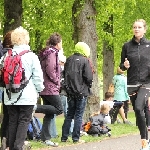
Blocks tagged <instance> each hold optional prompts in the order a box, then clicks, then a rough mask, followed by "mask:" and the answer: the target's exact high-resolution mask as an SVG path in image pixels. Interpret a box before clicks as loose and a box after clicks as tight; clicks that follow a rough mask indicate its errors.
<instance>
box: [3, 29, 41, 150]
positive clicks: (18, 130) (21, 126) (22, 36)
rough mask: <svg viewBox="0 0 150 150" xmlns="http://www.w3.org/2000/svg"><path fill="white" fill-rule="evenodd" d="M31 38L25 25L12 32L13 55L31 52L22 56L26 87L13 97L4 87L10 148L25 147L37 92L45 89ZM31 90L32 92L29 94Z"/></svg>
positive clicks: (16, 149) (12, 149) (18, 148)
mask: <svg viewBox="0 0 150 150" xmlns="http://www.w3.org/2000/svg"><path fill="white" fill-rule="evenodd" d="M29 39H30V38H29V33H28V31H27V30H26V29H24V28H23V27H18V28H16V29H15V30H13V31H12V33H11V42H12V45H13V49H12V55H13V54H16V53H17V54H19V53H20V52H22V51H24V50H29V52H28V53H25V54H24V55H22V56H21V60H22V66H23V68H24V69H25V76H26V78H27V79H28V84H27V85H26V87H24V89H23V90H22V91H21V92H19V93H11V98H10V97H8V95H7V91H6V88H4V104H5V105H6V106H7V108H8V114H9V126H8V128H9V129H8V134H9V136H8V141H9V142H8V147H9V150H22V149H23V145H24V141H25V139H26V135H27V130H28V125H29V122H30V120H31V117H32V112H33V107H34V105H35V104H36V102H37V93H38V92H41V91H42V90H43V89H44V85H43V73H42V69H41V66H40V62H39V59H38V57H37V56H36V55H35V54H34V53H33V52H31V50H30V46H29V45H28V44H29ZM6 55H8V52H6ZM3 60H4V61H5V58H4V56H3V57H2V58H1V60H0V63H1V65H3ZM31 91H32V94H29V93H31ZM21 94H22V95H21ZM19 97H20V98H19Z"/></svg>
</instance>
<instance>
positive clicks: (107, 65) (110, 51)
mask: <svg viewBox="0 0 150 150" xmlns="http://www.w3.org/2000/svg"><path fill="white" fill-rule="evenodd" d="M103 30H104V32H106V33H109V34H111V36H112V37H113V14H112V15H110V17H109V18H108V22H105V23H104V27H103ZM113 76H114V45H113V43H109V40H108V39H105V41H104V43H103V97H104V95H105V92H107V91H108V87H109V84H110V83H112V78H113Z"/></svg>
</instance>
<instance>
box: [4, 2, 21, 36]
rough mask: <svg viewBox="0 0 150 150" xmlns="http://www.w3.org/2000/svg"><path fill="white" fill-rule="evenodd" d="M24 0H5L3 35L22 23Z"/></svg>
mask: <svg viewBox="0 0 150 150" xmlns="http://www.w3.org/2000/svg"><path fill="white" fill-rule="evenodd" d="M22 12H23V11H22V0H4V17H5V21H4V30H3V35H5V34H6V33H7V32H8V31H10V30H14V29H15V28H17V27H19V26H21V24H22Z"/></svg>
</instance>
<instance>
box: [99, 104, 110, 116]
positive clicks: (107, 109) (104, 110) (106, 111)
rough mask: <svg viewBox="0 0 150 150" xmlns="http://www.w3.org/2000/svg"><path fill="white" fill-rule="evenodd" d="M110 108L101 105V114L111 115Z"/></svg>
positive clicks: (106, 105)
mask: <svg viewBox="0 0 150 150" xmlns="http://www.w3.org/2000/svg"><path fill="white" fill-rule="evenodd" d="M109 111H110V106H109V105H108V104H103V105H101V109H100V113H103V114H109Z"/></svg>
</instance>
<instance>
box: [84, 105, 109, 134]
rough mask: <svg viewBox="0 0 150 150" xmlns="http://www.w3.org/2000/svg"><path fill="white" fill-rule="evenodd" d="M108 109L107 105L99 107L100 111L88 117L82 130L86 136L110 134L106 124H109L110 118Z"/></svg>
mask: <svg viewBox="0 0 150 150" xmlns="http://www.w3.org/2000/svg"><path fill="white" fill-rule="evenodd" d="M109 111H110V107H109V105H108V104H103V105H101V108H100V111H98V112H97V113H94V114H93V115H92V116H91V117H90V121H89V122H87V123H86V124H85V125H84V130H85V131H86V132H87V134H90V135H93V136H100V135H102V134H108V135H109V136H110V135H111V134H110V131H111V130H110V129H109V128H108V126H106V125H107V124H110V123H111V118H110V116H109Z"/></svg>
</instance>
